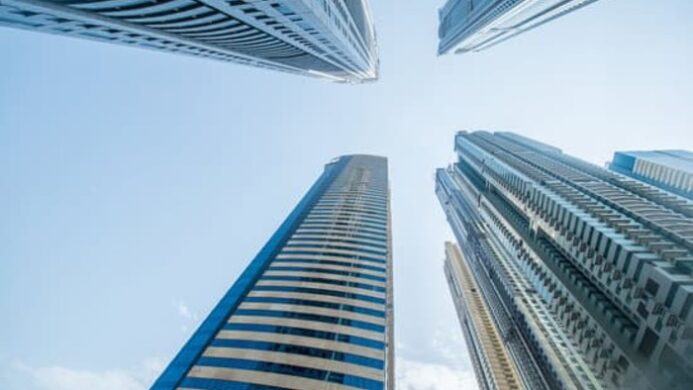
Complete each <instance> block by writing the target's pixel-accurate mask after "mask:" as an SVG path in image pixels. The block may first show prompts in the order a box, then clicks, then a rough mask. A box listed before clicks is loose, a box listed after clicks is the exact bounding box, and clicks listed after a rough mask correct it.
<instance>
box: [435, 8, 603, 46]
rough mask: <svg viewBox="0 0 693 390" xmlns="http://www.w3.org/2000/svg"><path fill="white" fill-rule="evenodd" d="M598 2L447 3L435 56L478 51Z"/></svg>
mask: <svg viewBox="0 0 693 390" xmlns="http://www.w3.org/2000/svg"><path fill="white" fill-rule="evenodd" d="M595 1H597V0H448V2H447V3H446V4H445V5H444V6H443V8H441V9H440V12H439V18H440V26H439V28H438V37H439V38H440V44H439V46H438V54H446V53H448V52H450V51H451V50H452V51H454V52H455V53H466V52H469V51H480V50H484V49H487V48H489V47H491V46H493V45H495V44H498V43H500V42H503V41H505V40H506V39H510V38H512V37H514V36H516V35H518V34H521V33H523V32H525V31H528V30H531V29H533V28H535V27H538V26H540V25H542V24H544V23H548V22H550V21H552V20H554V19H556V18H559V17H561V16H563V15H565V14H568V13H570V12H572V11H575V10H577V9H578V8H581V7H584V6H586V5H588V4H591V3H594V2H595Z"/></svg>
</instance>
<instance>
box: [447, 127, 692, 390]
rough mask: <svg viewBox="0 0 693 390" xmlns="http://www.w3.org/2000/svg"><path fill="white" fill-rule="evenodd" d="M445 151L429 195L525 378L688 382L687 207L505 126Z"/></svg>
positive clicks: (529, 382) (600, 384)
mask: <svg viewBox="0 0 693 390" xmlns="http://www.w3.org/2000/svg"><path fill="white" fill-rule="evenodd" d="M455 149H456V151H457V154H458V157H459V159H458V161H457V163H455V164H454V165H452V166H450V167H449V168H446V169H440V170H438V172H437V175H436V192H437V195H438V197H439V199H440V201H441V204H442V206H443V208H444V210H445V212H446V215H447V217H448V221H449V223H450V225H451V226H452V228H453V232H454V233H455V236H456V239H457V241H458V244H459V247H460V249H461V252H462V253H463V255H464V256H463V258H464V261H465V265H467V266H468V269H469V270H470V272H471V274H472V275H473V277H474V282H475V283H477V284H478V286H479V291H481V294H480V296H481V297H482V298H483V301H484V305H485V307H487V308H488V312H489V313H490V318H491V320H492V321H493V322H494V323H495V324H496V328H497V329H498V330H499V332H500V334H501V337H502V338H503V340H504V342H505V348H507V351H508V356H510V357H511V359H512V360H513V361H514V362H515V366H516V367H517V370H518V374H519V376H520V377H521V378H522V383H523V384H524V386H525V387H527V388H531V389H541V388H545V389H561V388H563V389H567V388H584V389H600V388H607V389H609V388H613V389H620V388H628V389H631V388H635V389H660V388H667V389H681V390H683V389H689V388H691V385H692V384H693V375H692V374H691V372H693V370H692V369H693V344H692V342H691V341H692V340H693V312H692V311H691V305H692V304H693V276H692V275H691V272H692V270H693V252H692V251H693V204H691V202H689V201H686V200H685V199H682V198H680V197H676V196H673V195H670V194H667V193H665V192H662V191H659V190H656V189H654V188H652V187H650V186H648V185H645V184H642V183H640V182H638V181H635V180H630V179H627V178H624V177H623V176H621V175H617V174H615V173H612V172H610V171H608V170H605V169H602V168H600V167H597V166H595V165H592V164H589V163H587V162H584V161H582V160H579V159H576V158H574V157H571V156H567V155H565V154H563V153H562V152H561V151H560V150H559V149H557V148H554V147H552V146H549V145H545V144H542V143H539V142H537V141H534V140H530V139H527V138H524V137H521V136H519V135H516V134H512V133H503V132H496V133H490V132H485V131H476V132H471V133H469V132H460V133H458V134H457V136H456V138H455ZM451 288H452V287H451ZM454 294H455V292H454V291H453V296H454Z"/></svg>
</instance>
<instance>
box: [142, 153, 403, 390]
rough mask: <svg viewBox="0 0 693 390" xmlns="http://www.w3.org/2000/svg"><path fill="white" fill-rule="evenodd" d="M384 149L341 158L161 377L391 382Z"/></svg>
mask: <svg viewBox="0 0 693 390" xmlns="http://www.w3.org/2000/svg"><path fill="white" fill-rule="evenodd" d="M388 186H389V184H388V172H387V160H386V159H385V158H383V157H375V156H366V155H352V156H344V157H340V158H336V159H334V160H333V161H331V162H330V163H329V164H327V165H326V166H325V171H324V173H323V174H322V175H321V176H320V178H319V179H318V180H317V182H316V183H315V184H314V185H313V186H312V188H311V189H310V190H309V191H308V193H307V194H306V195H305V196H304V198H303V199H302V200H301V201H300V203H299V204H298V206H297V207H296V208H295V209H294V210H293V211H292V212H291V214H290V215H289V216H288V218H287V219H286V220H285V221H284V222H283V223H282V225H281V226H280V227H279V230H277V232H276V233H275V234H274V235H273V236H272V237H271V238H270V240H269V241H268V242H267V244H266V245H265V246H264V247H263V248H262V250H261V251H260V253H259V254H258V255H257V256H256V257H255V259H254V260H252V262H251V263H250V265H249V266H248V268H247V269H246V270H245V271H244V272H243V274H242V275H241V276H240V278H239V279H238V280H237V281H236V282H235V283H234V285H233V286H232V287H231V289H230V290H229V291H228V292H227V293H226V295H225V296H224V297H223V298H222V299H221V301H220V302H219V304H218V305H217V306H216V307H215V308H214V309H213V310H212V312H211V313H210V315H209V316H208V317H207V319H205V320H204V322H203V323H202V325H201V326H200V327H199V329H198V330H197V331H196V332H195V333H194V334H193V336H192V337H191V338H190V340H189V341H188V342H187V343H186V344H185V346H184V347H183V349H182V350H181V351H180V352H179V353H178V355H177V356H176V357H175V358H174V359H173V361H172V362H171V364H170V365H169V366H168V368H166V370H165V371H164V372H163V374H162V375H161V377H159V379H158V380H157V381H156V382H155V383H154V385H153V387H152V389H215V390H219V389H234V390H236V389H299V390H307V389H325V390H328V389H329V390H339V389H345V390H346V389H388V390H392V389H393V388H394V359H393V353H394V344H393V306H392V304H393V302H392V256H391V236H390V206H389V189H388Z"/></svg>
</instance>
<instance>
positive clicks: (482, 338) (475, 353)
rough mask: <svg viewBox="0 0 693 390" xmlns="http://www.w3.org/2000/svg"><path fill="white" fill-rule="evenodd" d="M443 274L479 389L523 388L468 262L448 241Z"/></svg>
mask: <svg viewBox="0 0 693 390" xmlns="http://www.w3.org/2000/svg"><path fill="white" fill-rule="evenodd" d="M445 276H446V277H447V280H448V285H449V286H450V292H451V294H452V299H453V303H454V304H455V308H456V309H457V314H458V316H459V319H460V324H461V325H462V333H463V335H464V339H465V341H466V342H467V346H468V347H469V353H470V357H471V360H472V365H473V366H474V372H475V373H476V377H477V380H478V382H479V387H480V388H481V390H493V389H503V390H520V389H525V387H524V386H523V384H522V380H521V379H520V377H519V374H518V369H517V367H516V366H515V361H513V359H512V358H511V357H510V351H509V350H508V349H507V348H506V347H505V344H504V343H505V340H504V339H503V337H502V329H500V328H499V327H498V324H497V323H496V322H494V321H493V315H492V314H491V308H490V307H489V306H488V305H487V303H486V302H485V301H484V298H483V297H482V295H481V294H482V293H481V288H480V286H479V284H478V283H477V282H476V281H475V280H474V276H473V274H472V270H471V269H470V268H469V263H468V262H467V261H465V260H464V256H463V255H462V252H460V250H459V248H458V247H457V245H455V244H453V243H451V242H446V243H445Z"/></svg>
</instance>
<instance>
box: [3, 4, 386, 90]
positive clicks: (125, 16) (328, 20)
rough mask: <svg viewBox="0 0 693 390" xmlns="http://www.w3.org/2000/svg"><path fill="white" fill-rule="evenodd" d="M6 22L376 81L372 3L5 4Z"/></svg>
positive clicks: (348, 79)
mask: <svg viewBox="0 0 693 390" xmlns="http://www.w3.org/2000/svg"><path fill="white" fill-rule="evenodd" d="M0 25H5V26H10V27H18V28H23V29H29V30H35V31H43V32H49V33H54V34H61V35H69V36H74V37H80V38H89V39H95V40H99V41H104V42H112V43H120V44H125V45H132V46H138V47H144V48H149V49H155V50H162V51H167V52H173V53H183V54H189V55H194V56H198V57H205V58H212V59H216V60H221V61H229V62H236V63H241V64H246V65H252V66H256V67H261V68H269V69H274V70H281V71H286V72H291V73H297V74H303V75H308V76H314V77H322V78H326V79H330V80H334V81H344V82H362V81H369V80H375V79H377V77H378V67H379V60H378V47H377V42H376V36H375V29H374V27H373V18H372V16H371V13H370V9H369V6H368V2H367V0H337V1H326V0H321V1H317V0H1V1H0Z"/></svg>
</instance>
